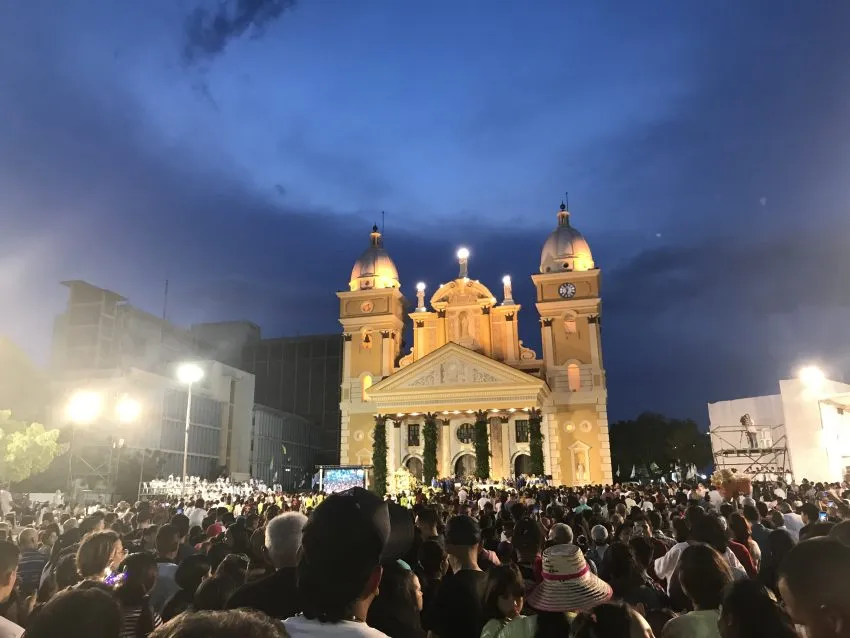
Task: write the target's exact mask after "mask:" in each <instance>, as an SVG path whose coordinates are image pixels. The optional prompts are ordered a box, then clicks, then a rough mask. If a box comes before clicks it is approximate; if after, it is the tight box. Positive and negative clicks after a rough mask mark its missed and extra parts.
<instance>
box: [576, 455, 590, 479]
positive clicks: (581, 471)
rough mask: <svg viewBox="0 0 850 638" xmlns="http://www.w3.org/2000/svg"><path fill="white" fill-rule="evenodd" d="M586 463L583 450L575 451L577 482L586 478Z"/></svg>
mask: <svg viewBox="0 0 850 638" xmlns="http://www.w3.org/2000/svg"><path fill="white" fill-rule="evenodd" d="M586 463H587V457H586V456H585V454H584V452H576V481H577V482H578V483H584V482H585V480H586V479H587V473H586V470H585V468H586V467H587V465H586Z"/></svg>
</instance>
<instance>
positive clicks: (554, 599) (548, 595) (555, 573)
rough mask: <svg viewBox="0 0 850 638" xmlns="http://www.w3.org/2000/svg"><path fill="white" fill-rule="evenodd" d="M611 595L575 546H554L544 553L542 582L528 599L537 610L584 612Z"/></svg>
mask: <svg viewBox="0 0 850 638" xmlns="http://www.w3.org/2000/svg"><path fill="white" fill-rule="evenodd" d="M612 594H613V592H612V591H611V587H610V586H609V585H608V583H606V582H605V581H604V580H602V579H600V578H599V577H598V576H596V574H594V573H593V572H591V571H590V568H589V567H588V566H587V562H586V561H585V560H584V554H583V553H582V551H581V549H579V547H578V546H577V545H553V546H552V547H550V548H548V549H547V550H545V551H544V552H543V582H542V583H540V584H539V585H538V586H537V587H535V588H534V591H532V592H531V593H530V594H529V595H528V598H527V601H528V604H529V605H530V606H531V607H533V608H534V609H537V610H538V611H585V610H588V609H591V608H593V607H595V606H596V605H598V604H600V603H604V602H605V601H607V600H610V599H611V596H612Z"/></svg>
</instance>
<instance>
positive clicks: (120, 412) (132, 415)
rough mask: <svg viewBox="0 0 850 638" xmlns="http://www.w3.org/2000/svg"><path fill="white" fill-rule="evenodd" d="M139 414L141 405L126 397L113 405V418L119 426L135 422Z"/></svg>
mask: <svg viewBox="0 0 850 638" xmlns="http://www.w3.org/2000/svg"><path fill="white" fill-rule="evenodd" d="M141 413H142V404H141V403H139V402H138V401H136V400H135V399H132V398H130V397H128V396H123V397H121V398H120V399H118V403H116V404H115V416H116V417H118V422H119V423H121V424H127V423H132V422H133V421H136V420H137V419H138V418H139V415H140V414H141Z"/></svg>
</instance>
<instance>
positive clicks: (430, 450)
mask: <svg viewBox="0 0 850 638" xmlns="http://www.w3.org/2000/svg"><path fill="white" fill-rule="evenodd" d="M422 436H423V438H424V441H423V450H422V478H423V479H424V481H425V484H426V485H430V484H431V481H432V480H433V479H434V478H436V476H437V415H436V414H434V413H433V412H429V413H428V414H426V415H425V426H424V427H423V428H422Z"/></svg>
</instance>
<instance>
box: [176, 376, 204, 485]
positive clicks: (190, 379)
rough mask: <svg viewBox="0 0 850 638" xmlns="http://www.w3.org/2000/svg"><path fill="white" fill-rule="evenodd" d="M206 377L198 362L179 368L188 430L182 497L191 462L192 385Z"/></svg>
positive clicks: (185, 439) (184, 452) (178, 377)
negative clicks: (188, 466) (185, 389)
mask: <svg viewBox="0 0 850 638" xmlns="http://www.w3.org/2000/svg"><path fill="white" fill-rule="evenodd" d="M203 378H204V369H203V368H201V366H199V365H198V364H197V363H183V364H181V365H180V367H178V368H177V379H178V380H179V381H180V383H182V384H183V385H185V386H186V388H187V391H186V431H185V432H184V434H183V486H182V488H181V490H180V495H181V497H182V498H185V497H186V478H187V475H186V470H187V465H188V462H189V418H190V415H191V413H192V386H193V385H194V384H195V383H197V382H198V381H200V380H201V379H203Z"/></svg>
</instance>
